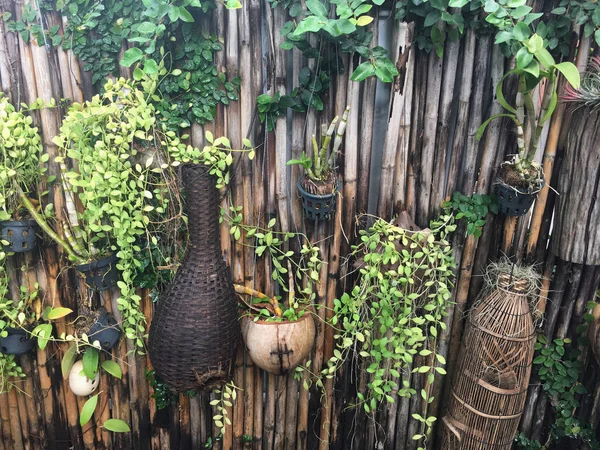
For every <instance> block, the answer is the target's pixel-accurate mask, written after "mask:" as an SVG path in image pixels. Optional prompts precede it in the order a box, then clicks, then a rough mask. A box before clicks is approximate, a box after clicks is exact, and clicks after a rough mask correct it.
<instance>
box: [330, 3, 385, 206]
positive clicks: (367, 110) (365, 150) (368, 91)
mask: <svg viewBox="0 0 600 450" xmlns="http://www.w3.org/2000/svg"><path fill="white" fill-rule="evenodd" d="M378 23H379V21H378V19H377V13H375V20H373V21H372V22H371V24H370V25H369V27H370V28H371V29H370V31H371V32H372V33H373V40H372V42H371V46H376V45H377V42H378V39H379V25H378ZM376 87H377V78H376V77H369V78H367V79H366V80H365V83H364V86H363V91H362V101H361V104H362V111H361V117H360V142H359V152H358V157H359V160H358V171H359V173H360V174H361V176H360V177H359V178H358V184H357V198H356V212H358V213H359V214H360V213H366V212H367V208H368V206H369V205H368V203H369V180H370V173H371V153H372V147H373V131H374V128H373V120H374V118H375V88H376ZM342 111H343V110H341V111H338V112H337V114H341V113H342Z"/></svg>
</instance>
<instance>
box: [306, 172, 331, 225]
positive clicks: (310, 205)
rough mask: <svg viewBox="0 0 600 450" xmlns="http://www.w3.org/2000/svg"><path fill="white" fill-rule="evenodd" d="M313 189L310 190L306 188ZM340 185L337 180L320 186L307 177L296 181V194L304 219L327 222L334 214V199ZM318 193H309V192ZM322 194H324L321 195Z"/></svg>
mask: <svg viewBox="0 0 600 450" xmlns="http://www.w3.org/2000/svg"><path fill="white" fill-rule="evenodd" d="M309 185H310V186H312V187H314V189H310V188H309V187H308V186H309ZM341 185H342V183H341V182H340V181H339V180H338V181H337V183H336V182H335V181H333V182H331V183H326V184H325V183H324V184H321V185H320V186H319V185H317V184H316V183H315V182H314V181H312V180H310V179H309V178H308V177H305V178H302V179H300V180H298V192H299V193H300V197H301V198H302V209H303V210H304V218H305V219H308V220H315V221H319V220H329V219H330V218H331V216H332V215H333V214H334V213H335V205H336V198H337V196H338V193H339V192H340V189H341ZM307 189H309V190H312V191H313V192H318V193H311V192H310V191H309V190H307ZM321 192H324V193H321Z"/></svg>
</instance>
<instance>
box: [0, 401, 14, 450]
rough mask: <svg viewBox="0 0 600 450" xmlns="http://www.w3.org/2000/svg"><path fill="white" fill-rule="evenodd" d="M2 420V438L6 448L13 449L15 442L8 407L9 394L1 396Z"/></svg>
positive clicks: (0, 411) (0, 414)
mask: <svg viewBox="0 0 600 450" xmlns="http://www.w3.org/2000/svg"><path fill="white" fill-rule="evenodd" d="M0 420H1V421H2V436H3V442H4V448H6V449H7V450H8V449H12V448H13V442H12V436H11V427H10V415H9V407H8V393H6V392H5V393H3V394H0Z"/></svg>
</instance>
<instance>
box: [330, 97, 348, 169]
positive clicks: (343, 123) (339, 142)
mask: <svg viewBox="0 0 600 450" xmlns="http://www.w3.org/2000/svg"><path fill="white" fill-rule="evenodd" d="M349 113H350V105H348V106H346V109H345V110H344V113H343V114H342V120H340V124H339V126H338V130H337V134H336V135H335V139H334V140H333V149H332V150H331V154H330V155H329V161H328V163H329V167H335V155H336V153H337V151H338V150H339V148H340V145H342V138H343V137H344V133H345V132H346V123H347V121H348V114H349Z"/></svg>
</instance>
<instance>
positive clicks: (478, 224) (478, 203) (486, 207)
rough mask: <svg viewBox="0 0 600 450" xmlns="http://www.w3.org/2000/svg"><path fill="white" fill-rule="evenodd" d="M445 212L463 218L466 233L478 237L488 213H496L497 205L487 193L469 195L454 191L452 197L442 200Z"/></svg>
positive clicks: (459, 218)
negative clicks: (465, 224)
mask: <svg viewBox="0 0 600 450" xmlns="http://www.w3.org/2000/svg"><path fill="white" fill-rule="evenodd" d="M442 208H443V209H444V212H445V214H447V215H450V214H453V215H454V218H455V219H456V220H461V219H464V220H465V222H466V223H467V234H468V235H472V236H475V237H476V238H478V237H479V236H481V233H482V232H483V226H484V225H485V223H486V217H487V215H488V213H490V212H491V213H492V214H497V213H498V205H497V204H496V203H495V202H494V199H493V198H492V197H490V196H489V195H482V194H473V195H472V196H471V197H467V196H466V195H463V194H461V193H460V192H455V193H454V194H452V198H451V199H450V200H448V201H445V202H442Z"/></svg>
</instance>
